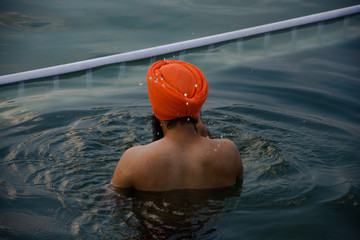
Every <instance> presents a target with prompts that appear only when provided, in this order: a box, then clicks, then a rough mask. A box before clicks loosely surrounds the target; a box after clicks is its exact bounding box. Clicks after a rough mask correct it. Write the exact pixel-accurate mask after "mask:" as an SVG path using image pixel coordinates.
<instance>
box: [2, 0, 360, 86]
mask: <svg viewBox="0 0 360 240" xmlns="http://www.w3.org/2000/svg"><path fill="white" fill-rule="evenodd" d="M359 12H360V5H356V6H352V7H346V8H341V9H337V10H332V11H328V12H323V13H318V14H312V15H308V16H304V17H299V18H293V19H289V20H285V21H280V22H274V23H270V24H265V25H261V26H256V27H251V28H246V29H242V30H237V31H232V32H227V33H222V34H216V35H211V36H207V37H202V38H197V39H193V40H187V41H182V42H177V43H171V44H166V45H162V46H157V47H151V48H146V49H141V50H137V51H131V52H126V53H120V54H115V55H111V56H106V57H101V58H95V59H90V60H85V61H79V62H73V63H68V64H62V65H57V66H53V67H47V68H41V69H36V70H31V71H25V72H20V73H14V74H8V75H3V76H0V85H3V84H9V83H16V82H22V81H26V80H31V79H37V78H43V77H49V76H58V75H61V74H66V73H71V72H77V71H82V70H88V72H90V73H91V69H92V68H95V67H99V66H104V65H109V64H114V63H125V62H129V61H134V60H140V59H145V58H152V57H156V56H159V55H164V54H168V53H174V52H182V51H184V50H186V49H192V48H197V47H202V46H207V45H212V44H215V43H220V42H225V41H230V40H236V39H242V38H244V37H249V36H254V35H258V34H263V33H270V32H273V31H278V30H282V29H290V28H296V27H298V26H302V25H306V24H311V23H319V27H320V29H321V27H322V22H323V21H326V20H330V19H336V18H340V17H345V18H344V26H346V25H347V21H348V18H347V17H346V16H349V15H352V14H356V13H359ZM295 30H296V29H295ZM292 34H293V35H294V34H296V32H294V29H293V33H292ZM268 36H269V35H268Z"/></svg>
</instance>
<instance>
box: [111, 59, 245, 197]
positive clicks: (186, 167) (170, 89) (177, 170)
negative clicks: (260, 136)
mask: <svg viewBox="0 0 360 240" xmlns="http://www.w3.org/2000/svg"><path fill="white" fill-rule="evenodd" d="M147 84H148V91H149V98H150V102H151V105H152V109H153V112H154V117H153V135H154V137H153V140H154V142H152V143H150V144H147V145H144V146H135V147H132V148H130V149H128V150H126V151H125V153H124V154H123V155H122V157H121V159H120V161H119V163H118V165H117V167H116V169H115V172H114V176H113V179H112V184H113V185H114V186H116V187H120V188H134V189H137V190H142V191H170V190H176V189H211V188H220V187H226V186H231V185H234V184H235V183H236V181H238V180H240V181H241V180H242V176H243V166H242V160H241V157H240V153H239V150H238V149H237V147H236V145H235V144H234V143H233V142H232V141H230V140H228V139H212V137H211V135H210V133H209V132H208V131H207V129H206V127H205V126H204V124H203V122H202V120H201V117H200V110H201V107H202V105H203V104H204V102H205V100H206V97H207V94H208V83H207V81H206V78H205V76H204V75H203V73H202V72H201V71H200V70H199V69H198V68H197V67H195V66H194V65H191V64H189V63H186V62H182V61H177V60H163V61H158V62H156V63H154V64H153V65H151V67H150V68H149V71H148V74H147Z"/></svg>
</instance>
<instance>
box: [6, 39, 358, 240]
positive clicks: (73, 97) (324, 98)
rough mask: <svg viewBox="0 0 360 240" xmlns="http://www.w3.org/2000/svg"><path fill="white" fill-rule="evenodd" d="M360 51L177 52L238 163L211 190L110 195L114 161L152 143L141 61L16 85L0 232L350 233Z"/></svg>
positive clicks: (9, 110) (9, 95)
mask: <svg viewBox="0 0 360 240" xmlns="http://www.w3.org/2000/svg"><path fill="white" fill-rule="evenodd" d="M358 43H359V41H354V42H352V41H350V42H349V43H348V44H349V45H348V44H344V45H333V46H327V47H325V48H316V49H312V50H311V51H302V52H291V54H283V55H276V56H275V55H272V53H271V52H269V54H268V56H267V57H262V58H261V59H260V58H252V57H251V56H252V52H250V53H249V55H247V54H248V53H246V52H247V50H246V48H244V51H243V52H242V55H241V63H236V61H235V59H236V58H235V55H237V53H231V54H230V53H229V51H230V50H229V49H232V47H233V45H231V44H233V43H230V45H231V46H230V47H231V48H230V47H229V45H224V46H221V47H214V49H211V51H210V55H209V51H205V52H201V51H200V52H190V51H189V52H187V53H186V54H184V55H183V56H182V57H183V58H185V60H187V61H190V62H192V63H194V64H196V65H199V66H204V68H203V69H204V72H205V75H206V77H207V79H208V81H209V85H210V93H209V97H208V100H207V102H206V103H205V105H204V109H203V117H204V122H205V124H206V125H207V126H208V127H209V130H210V131H211V132H212V134H213V135H214V136H215V137H217V138H229V139H231V140H233V141H234V142H235V143H236V145H237V146H238V148H239V150H240V153H241V155H242V158H243V162H244V182H243V184H242V186H241V187H240V186H234V187H230V188H224V189H217V190H204V191H199V190H196V191H195V190H184V191H172V192H167V193H146V192H138V191H123V190H119V189H112V188H111V187H110V186H109V182H110V179H111V177H112V174H113V171H114V169H115V166H116V164H117V162H118V160H119V158H120V156H121V154H122V153H123V152H124V151H125V150H126V149H127V148H129V147H131V146H134V145H138V144H147V143H149V142H150V141H151V129H150V122H151V115H152V110H151V107H150V103H149V100H148V97H147V88H146V83H145V82H144V83H143V84H142V85H141V84H140V85H139V82H140V81H143V80H144V76H145V72H146V70H147V68H148V66H149V62H150V60H149V59H148V60H147V61H139V62H136V63H132V64H129V65H126V68H125V66H123V65H122V66H118V65H113V66H109V67H106V68H101V69H95V70H94V71H92V72H91V80H92V81H91V84H88V79H87V78H86V73H75V74H70V75H67V76H60V78H59V79H55V80H56V85H55V84H54V81H53V80H52V79H50V80H49V79H43V80H39V81H34V82H29V83H25V84H24V85H25V86H24V89H23V94H22V95H21V96H19V95H18V86H17V85H9V86H5V87H2V88H1V90H0V99H1V102H0V114H1V115H0V130H1V131H0V139H1V141H0V156H1V162H0V176H1V179H0V203H1V204H0V206H1V208H0V212H1V214H0V236H1V237H3V236H5V237H8V238H42V237H44V238H46V237H47V238H55V237H54V236H62V237H63V238H79V239H88V238H114V236H116V237H119V238H122V239H129V238H140V239H142V238H144V239H148V238H170V239H177V238H179V239H181V238H190V239H191V238H208V239H219V238H223V239H231V238H233V239H239V238H241V237H243V238H254V239H263V238H273V239H280V238H287V239H289V238H292V237H294V234H296V236H298V237H299V238H304V239H305V238H313V237H316V238H328V237H334V236H335V237H336V238H340V237H341V238H343V237H348V238H354V236H358V230H357V223H358V216H359V215H360V213H359V202H360V191H359V189H360V185H359V183H360V179H359V174H358V173H359V171H360V167H359V149H360V140H359V139H360V138H359V136H360V132H359V119H360V116H359V111H358V109H360V108H359V104H360V99H359V95H358V92H359V91H358V90H359V89H360V85H359V83H360V81H358V79H359V76H360V74H359V71H360V68H359V64H358V63H359V60H358V58H357V55H358V53H357V49H359V44H358ZM226 49H227V50H226ZM349 49H350V50H351V52H352V53H353V54H346V53H348V51H350V50H349ZM354 49H355V50H354ZM261 51H263V50H261ZM270 51H271V50H270ZM354 52H355V53H354ZM216 54H218V55H220V56H219V57H218V58H217V57H216V56H217V55H216ZM255 55H257V54H254V56H255ZM244 56H250V57H249V59H248V60H247V61H245V60H244V59H242V58H243V57H244ZM337 56H338V57H337ZM177 57H178V56H177ZM197 63H198V64H197ZM208 63H209V66H208V65H207V64H208ZM206 66H207V67H206ZM213 66H214V68H213ZM201 69H202V68H201ZM119 72H120V73H121V74H120V73H119ZM54 86H56V87H54ZM18 218H19V219H22V220H21V221H16V219H18ZM29 219H32V220H31V221H30V220H29ZM344 219H347V220H346V221H344ZM54 226H62V228H60V229H58V228H54ZM314 229H315V230H316V231H314ZM329 229H330V230H329Z"/></svg>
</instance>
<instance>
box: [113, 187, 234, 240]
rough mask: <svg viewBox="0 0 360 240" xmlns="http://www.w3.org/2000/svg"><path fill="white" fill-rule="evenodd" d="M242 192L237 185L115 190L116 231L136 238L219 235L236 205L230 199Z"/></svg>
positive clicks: (188, 237) (192, 237) (214, 236)
mask: <svg viewBox="0 0 360 240" xmlns="http://www.w3.org/2000/svg"><path fill="white" fill-rule="evenodd" d="M239 191H240V190H238V187H230V188H224V189H217V190H177V191H171V192H166V193H151V192H139V191H131V190H123V189H116V207H115V209H114V214H113V216H114V219H113V222H117V224H114V226H115V227H116V228H117V229H115V231H117V233H118V234H119V235H120V236H121V237H123V238H135V239H139V238H140V239H149V238H153V239H169V238H173V239H177V238H186V239H195V238H201V237H211V238H213V239H214V238H219V237H222V231H221V229H220V228H219V227H220V226H221V221H220V219H221V218H222V216H224V214H225V213H226V212H231V211H232V210H234V209H235V208H236V201H233V200H232V201H231V199H234V198H239V197H240V192H239ZM124 230H125V231H124ZM129 230H130V232H127V231H129Z"/></svg>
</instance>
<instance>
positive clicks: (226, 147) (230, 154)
mask: <svg viewBox="0 0 360 240" xmlns="http://www.w3.org/2000/svg"><path fill="white" fill-rule="evenodd" d="M212 141H214V143H215V144H216V146H217V147H218V148H219V149H220V153H221V156H220V157H221V158H222V159H223V161H221V162H222V164H224V165H226V166H227V167H229V168H230V169H232V171H235V172H236V176H237V178H238V179H241V178H242V176H243V164H242V159H241V156H240V152H239V149H238V147H237V146H236V145H235V143H234V142H233V141H231V140H230V139H213V140H212Z"/></svg>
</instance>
